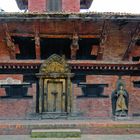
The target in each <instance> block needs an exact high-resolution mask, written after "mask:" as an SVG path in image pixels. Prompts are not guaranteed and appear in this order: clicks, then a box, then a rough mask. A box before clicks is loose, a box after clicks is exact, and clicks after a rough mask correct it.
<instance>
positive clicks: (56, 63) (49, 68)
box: [40, 54, 70, 74]
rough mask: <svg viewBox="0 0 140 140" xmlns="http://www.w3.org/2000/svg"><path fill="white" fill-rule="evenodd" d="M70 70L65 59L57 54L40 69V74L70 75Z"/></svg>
mask: <svg viewBox="0 0 140 140" xmlns="http://www.w3.org/2000/svg"><path fill="white" fill-rule="evenodd" d="M69 72H70V68H69V66H68V64H67V62H66V60H65V59H64V58H63V57H60V56H59V55H57V54H53V55H52V56H50V57H49V58H48V59H47V60H46V61H45V62H44V63H43V64H42V65H41V68H40V73H46V74H47V73H69Z"/></svg>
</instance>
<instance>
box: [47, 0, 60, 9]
mask: <svg viewBox="0 0 140 140" xmlns="http://www.w3.org/2000/svg"><path fill="white" fill-rule="evenodd" d="M61 10H62V1H61V0H47V11H61Z"/></svg>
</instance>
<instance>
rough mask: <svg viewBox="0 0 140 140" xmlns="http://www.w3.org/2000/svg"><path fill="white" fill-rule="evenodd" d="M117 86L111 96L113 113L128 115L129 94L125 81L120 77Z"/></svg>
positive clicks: (115, 114)
mask: <svg viewBox="0 0 140 140" xmlns="http://www.w3.org/2000/svg"><path fill="white" fill-rule="evenodd" d="M116 87H117V88H116V89H115V90H114V91H113V92H112V97H111V100H112V113H113V115H114V116H121V117H122V116H127V115H128V100H129V95H128V92H127V91H126V89H125V83H124V81H123V80H122V79H121V78H119V79H118V81H117V86H116Z"/></svg>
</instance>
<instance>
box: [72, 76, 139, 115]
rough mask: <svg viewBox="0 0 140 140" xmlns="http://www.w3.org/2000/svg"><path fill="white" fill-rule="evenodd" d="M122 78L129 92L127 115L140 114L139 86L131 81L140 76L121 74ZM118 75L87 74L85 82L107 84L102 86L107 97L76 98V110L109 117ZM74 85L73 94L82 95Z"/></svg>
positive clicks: (84, 113) (86, 113)
mask: <svg viewBox="0 0 140 140" xmlns="http://www.w3.org/2000/svg"><path fill="white" fill-rule="evenodd" d="M122 79H123V80H124V81H125V83H126V90H127V91H128V93H129V108H128V110H129V111H128V113H129V116H132V115H133V114H140V106H138V104H139V103H140V94H139V93H140V88H135V87H134V86H133V81H140V76H139V77H138V76H123V77H122ZM117 80H118V76H111V75H108V76H106V75H88V76H87V77H86V82H87V83H92V84H108V87H105V88H104V93H103V94H104V95H108V96H109V97H108V98H77V99H76V111H77V112H79V113H81V114H82V115H83V116H85V117H111V116H112V105H111V94H112V91H113V90H115V88H116V82H117ZM73 87H74V94H75V96H79V95H82V91H81V90H80V88H79V87H77V86H76V85H74V86H73Z"/></svg>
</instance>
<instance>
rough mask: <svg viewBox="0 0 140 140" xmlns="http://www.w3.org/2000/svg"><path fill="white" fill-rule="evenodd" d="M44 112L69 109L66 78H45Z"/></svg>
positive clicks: (58, 111) (61, 111) (57, 111)
mask: <svg viewBox="0 0 140 140" xmlns="http://www.w3.org/2000/svg"><path fill="white" fill-rule="evenodd" d="M44 85H45V86H44V98H43V99H44V107H43V108H44V109H43V112H54V113H63V112H66V111H67V104H66V103H67V97H66V87H65V80H64V79H55V80H54V79H53V80H47V79H46V80H44Z"/></svg>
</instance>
